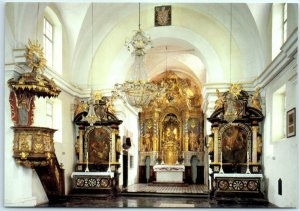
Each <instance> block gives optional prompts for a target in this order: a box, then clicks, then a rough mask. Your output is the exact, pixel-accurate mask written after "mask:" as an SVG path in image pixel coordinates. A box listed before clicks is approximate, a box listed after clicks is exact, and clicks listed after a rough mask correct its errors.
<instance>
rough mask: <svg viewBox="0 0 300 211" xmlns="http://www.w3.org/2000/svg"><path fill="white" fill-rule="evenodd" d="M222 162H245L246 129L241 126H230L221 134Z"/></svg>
mask: <svg viewBox="0 0 300 211" xmlns="http://www.w3.org/2000/svg"><path fill="white" fill-rule="evenodd" d="M222 159H223V163H246V159H247V131H246V130H245V129H244V128H242V127H237V126H231V127H228V128H227V129H225V130H224V132H223V134H222Z"/></svg>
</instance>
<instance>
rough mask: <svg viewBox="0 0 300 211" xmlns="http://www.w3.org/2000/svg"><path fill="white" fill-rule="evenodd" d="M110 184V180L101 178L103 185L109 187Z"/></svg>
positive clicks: (101, 184)
mask: <svg viewBox="0 0 300 211" xmlns="http://www.w3.org/2000/svg"><path fill="white" fill-rule="evenodd" d="M108 185H109V180H108V179H107V178H103V179H101V181H100V186H101V187H103V188H106V187H108Z"/></svg>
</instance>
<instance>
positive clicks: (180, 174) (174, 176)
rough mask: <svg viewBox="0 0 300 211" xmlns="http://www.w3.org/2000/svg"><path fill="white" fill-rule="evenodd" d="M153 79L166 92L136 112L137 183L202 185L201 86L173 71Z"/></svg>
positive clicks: (203, 166)
mask: <svg viewBox="0 0 300 211" xmlns="http://www.w3.org/2000/svg"><path fill="white" fill-rule="evenodd" d="M153 82H154V83H157V84H159V85H160V86H162V87H164V88H165V92H164V93H163V94H162V95H161V96H158V97H156V98H155V99H154V100H152V101H151V102H150V103H149V105H147V106H146V107H143V108H142V111H141V112H140V113H139V132H140V136H139V182H140V183H146V182H159V183H160V182H175V183H178V182H180V183H183V182H184V183H194V184H195V183H197V184H204V183H205V181H206V179H207V178H205V173H204V171H205V163H206V162H205V151H204V135H203V131H204V129H203V128H204V127H203V124H204V121H203V112H202V110H201V104H202V96H201V94H200V93H201V85H200V84H196V83H194V81H193V80H192V79H191V78H190V77H188V76H187V75H184V74H180V73H178V72H174V71H166V72H165V73H162V74H161V75H160V76H159V77H158V78H156V79H154V80H153Z"/></svg>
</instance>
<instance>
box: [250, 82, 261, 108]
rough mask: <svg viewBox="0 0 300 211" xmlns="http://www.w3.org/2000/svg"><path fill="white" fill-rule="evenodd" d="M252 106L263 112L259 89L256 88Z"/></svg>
mask: <svg viewBox="0 0 300 211" xmlns="http://www.w3.org/2000/svg"><path fill="white" fill-rule="evenodd" d="M251 104H252V106H253V107H254V108H256V109H258V110H261V105H260V94H259V87H257V88H256V90H255V93H254V95H253V96H252V97H251Z"/></svg>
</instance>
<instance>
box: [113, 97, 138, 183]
mask: <svg viewBox="0 0 300 211" xmlns="http://www.w3.org/2000/svg"><path fill="white" fill-rule="evenodd" d="M115 109H116V116H117V117H118V118H119V119H120V120H122V121H123V123H122V124H121V125H120V126H119V135H120V136H121V139H122V138H123V137H124V136H125V137H130V139H131V148H130V149H129V150H128V183H127V185H132V184H135V183H138V154H139V153H138V117H137V114H136V113H134V112H133V111H131V110H129V109H128V107H127V106H125V105H123V103H122V102H121V101H120V100H119V101H117V102H116V103H115ZM130 155H131V156H133V158H134V161H133V168H130ZM119 162H120V164H121V167H120V169H119V172H120V176H119V186H120V187H122V185H123V151H122V153H121V155H120V160H119Z"/></svg>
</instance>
